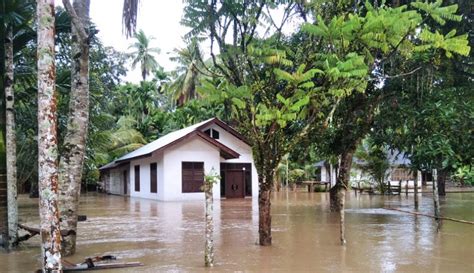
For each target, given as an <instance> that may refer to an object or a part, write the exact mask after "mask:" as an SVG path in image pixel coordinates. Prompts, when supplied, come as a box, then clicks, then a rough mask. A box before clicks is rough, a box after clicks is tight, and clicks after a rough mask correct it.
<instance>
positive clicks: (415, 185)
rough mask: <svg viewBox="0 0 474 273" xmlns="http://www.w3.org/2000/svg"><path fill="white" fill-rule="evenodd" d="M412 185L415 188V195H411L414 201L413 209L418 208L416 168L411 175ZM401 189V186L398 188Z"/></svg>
mask: <svg viewBox="0 0 474 273" xmlns="http://www.w3.org/2000/svg"><path fill="white" fill-rule="evenodd" d="M413 182H414V183H413V186H414V190H415V196H414V197H413V199H414V201H415V209H417V208H418V170H416V171H415V174H414V175H413ZM400 190H401V188H400Z"/></svg>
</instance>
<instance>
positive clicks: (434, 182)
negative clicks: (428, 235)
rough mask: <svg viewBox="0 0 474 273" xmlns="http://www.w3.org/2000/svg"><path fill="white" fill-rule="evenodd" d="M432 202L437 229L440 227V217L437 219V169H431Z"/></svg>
mask: <svg viewBox="0 0 474 273" xmlns="http://www.w3.org/2000/svg"><path fill="white" fill-rule="evenodd" d="M433 204H434V215H435V217H436V229H437V230H438V231H439V230H440V228H441V219H439V215H440V212H439V195H438V170H436V169H434V170H433Z"/></svg>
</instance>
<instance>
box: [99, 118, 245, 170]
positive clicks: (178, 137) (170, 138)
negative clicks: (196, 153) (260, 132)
mask: <svg viewBox="0 0 474 273" xmlns="http://www.w3.org/2000/svg"><path fill="white" fill-rule="evenodd" d="M211 124H216V125H217V126H219V127H221V128H222V129H224V130H226V131H228V132H229V133H231V134H232V135H234V136H236V137H237V138H238V139H240V140H242V141H244V142H245V143H247V144H248V142H247V141H245V139H244V138H243V137H242V135H240V134H239V133H238V132H237V131H235V130H234V129H232V128H231V127H230V126H229V125H227V124H225V123H224V122H222V121H221V120H219V119H217V118H212V119H208V120H205V121H203V122H200V123H196V124H194V125H191V126H189V127H186V128H183V129H181V130H177V131H174V132H171V133H169V134H167V135H164V136H162V137H160V138H158V139H157V140H155V141H153V142H150V143H148V144H147V145H145V146H142V147H140V148H138V149H137V150H135V151H133V152H131V153H128V154H126V155H123V156H122V157H120V158H118V159H116V160H115V161H114V162H111V163H109V164H107V165H104V166H103V167H101V168H100V169H101V170H103V169H109V168H114V167H116V166H117V165H118V164H119V163H122V162H126V161H130V160H132V159H136V158H140V157H148V156H151V154H152V153H153V152H155V151H158V150H163V149H166V148H169V147H171V146H173V145H175V144H178V143H180V142H182V141H184V140H189V139H191V138H195V137H198V138H200V139H202V140H204V141H206V142H208V143H209V144H211V145H213V146H215V147H217V148H218V149H219V151H220V154H221V156H222V157H224V158H225V159H231V158H238V157H239V156H240V154H239V153H238V152H236V151H234V150H232V149H231V148H229V147H227V146H225V145H224V144H222V143H220V142H218V141H216V140H215V139H213V138H211V137H209V136H208V135H206V134H204V133H203V132H201V131H200V130H201V129H203V128H205V127H207V126H209V125H211Z"/></svg>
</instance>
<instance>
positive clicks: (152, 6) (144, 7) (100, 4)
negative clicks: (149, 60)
mask: <svg viewBox="0 0 474 273" xmlns="http://www.w3.org/2000/svg"><path fill="white" fill-rule="evenodd" d="M58 2H59V1H58ZM122 7H123V0H91V9H90V16H91V19H92V21H93V22H94V23H95V24H96V26H97V28H98V29H99V33H98V36H99V37H100V39H101V40H102V42H103V43H104V44H105V45H106V46H113V47H114V48H116V49H117V50H119V51H129V50H128V46H129V45H130V44H131V43H132V41H133V38H130V39H126V38H125V36H124V35H123V34H122ZM183 7H184V4H183V2H182V1H181V0H141V1H140V8H139V15H138V25H137V31H138V30H139V29H143V31H145V34H146V35H147V36H153V37H155V38H156V39H155V40H154V41H153V42H152V47H159V48H160V49H161V54H159V55H158V56H157V58H156V59H157V61H158V63H159V64H160V65H161V66H163V67H164V68H165V70H172V69H173V68H174V67H175V65H174V63H173V62H171V61H170V60H169V57H170V55H169V54H167V53H168V52H171V51H172V50H173V49H174V48H182V47H184V46H185V44H184V42H183V40H182V37H183V36H184V34H185V33H186V28H184V27H183V26H181V25H180V23H179V22H180V20H181V17H182V15H183ZM140 79H141V76H140V71H139V70H138V69H136V70H135V71H132V72H129V75H127V77H126V80H127V81H132V82H139V81H140Z"/></svg>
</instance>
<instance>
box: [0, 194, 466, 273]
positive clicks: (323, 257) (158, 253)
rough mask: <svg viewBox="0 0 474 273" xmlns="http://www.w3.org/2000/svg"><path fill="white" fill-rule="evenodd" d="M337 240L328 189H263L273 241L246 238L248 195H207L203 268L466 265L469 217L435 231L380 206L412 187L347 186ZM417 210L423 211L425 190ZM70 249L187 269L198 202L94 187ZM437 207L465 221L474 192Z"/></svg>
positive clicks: (9, 259)
mask: <svg viewBox="0 0 474 273" xmlns="http://www.w3.org/2000/svg"><path fill="white" fill-rule="evenodd" d="M346 204H347V207H348V209H347V211H346V223H347V226H346V234H347V235H346V236H347V240H348V244H347V246H346V247H341V246H340V245H339V239H338V224H337V219H338V218H337V214H333V213H329V212H328V205H329V195H328V194H327V193H307V192H280V193H275V194H274V195H273V199H272V216H273V218H272V219H273V229H272V230H273V246H271V247H260V246H258V245H256V244H255V242H256V241H257V233H258V232H257V231H258V207H257V203H256V200H253V201H252V200H251V199H245V200H244V199H239V200H222V201H216V202H215V213H214V219H215V237H214V238H215V252H216V265H215V267H214V268H213V269H211V270H209V271H213V272H221V271H252V272H270V271H272V272H275V271H276V272H308V271H312V272H474V262H473V260H472V259H473V257H474V226H472V225H468V224H462V223H455V222H449V221H444V222H443V227H442V230H441V232H440V233H437V232H436V228H435V225H434V221H433V219H431V218H427V217H421V216H419V217H415V216H413V215H410V214H404V213H398V212H394V211H387V210H384V209H381V208H383V207H384V206H385V207H392V208H402V209H404V210H412V204H413V200H412V196H409V197H406V196H405V195H403V194H402V195H401V196H391V197H384V196H369V195H359V196H357V197H356V196H354V195H350V196H348V200H347V202H346ZM419 211H421V212H426V213H429V214H432V199H431V195H430V194H426V195H423V196H422V197H421V207H420V210H419ZM37 214H38V212H37V199H29V198H27V197H26V196H21V197H20V218H21V219H20V222H22V223H27V224H29V225H35V224H36V225H37V224H38V216H37ZM80 214H86V215H87V217H88V220H87V221H86V222H81V223H79V236H78V252H77V253H76V255H74V256H72V257H69V258H68V260H70V261H72V262H80V261H82V260H83V259H84V258H85V257H88V256H97V255H105V254H111V255H115V256H117V257H118V258H119V259H121V260H123V261H140V262H143V263H144V264H145V266H143V267H140V268H129V269H122V270H117V269H115V270H113V271H104V272H182V271H185V272H196V271H198V272H199V271H208V269H206V268H204V266H203V264H204V260H203V249H204V202H169V203H164V202H157V201H152V200H145V199H136V198H132V199H130V198H127V197H120V196H111V195H103V194H88V195H83V196H82V197H81V211H80ZM442 215H443V216H448V217H453V218H458V219H464V220H469V221H474V194H473V193H448V195H447V197H446V198H445V199H443V200H442ZM39 252H40V250H39V238H38V236H36V238H34V239H30V240H29V241H27V242H26V243H24V244H23V246H22V247H21V248H20V250H19V251H15V252H12V253H9V254H6V253H5V252H0V265H1V269H0V271H1V272H32V271H33V270H34V269H36V268H38V264H39V263H38V259H39Z"/></svg>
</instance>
